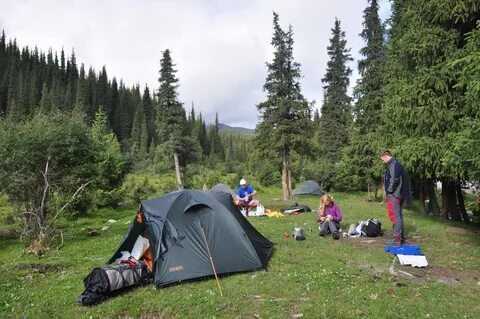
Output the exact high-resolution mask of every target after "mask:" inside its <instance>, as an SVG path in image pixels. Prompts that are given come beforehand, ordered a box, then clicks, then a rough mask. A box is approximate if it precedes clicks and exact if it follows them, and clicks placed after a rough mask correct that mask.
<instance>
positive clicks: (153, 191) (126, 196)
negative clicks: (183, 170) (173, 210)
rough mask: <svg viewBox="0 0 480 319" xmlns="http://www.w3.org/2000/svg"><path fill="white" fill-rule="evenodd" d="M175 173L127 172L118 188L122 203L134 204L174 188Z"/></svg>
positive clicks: (175, 185)
mask: <svg viewBox="0 0 480 319" xmlns="http://www.w3.org/2000/svg"><path fill="white" fill-rule="evenodd" d="M176 187H177V184H176V180H175V175H173V174H164V175H150V174H141V173H136V174H128V175H127V176H126V177H125V181H124V183H123V185H122V187H121V189H120V192H121V196H122V198H123V204H124V205H126V206H136V205H138V204H139V203H140V201H142V200H145V199H150V198H154V197H157V196H161V195H163V194H165V193H168V192H171V191H174V190H176Z"/></svg>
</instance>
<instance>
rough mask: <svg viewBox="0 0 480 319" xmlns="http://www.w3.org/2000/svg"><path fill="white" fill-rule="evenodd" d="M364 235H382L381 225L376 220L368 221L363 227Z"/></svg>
mask: <svg viewBox="0 0 480 319" xmlns="http://www.w3.org/2000/svg"><path fill="white" fill-rule="evenodd" d="M365 234H366V235H367V237H378V236H381V235H382V223H381V222H380V221H379V220H378V219H376V218H373V219H369V220H367V223H366V225H365Z"/></svg>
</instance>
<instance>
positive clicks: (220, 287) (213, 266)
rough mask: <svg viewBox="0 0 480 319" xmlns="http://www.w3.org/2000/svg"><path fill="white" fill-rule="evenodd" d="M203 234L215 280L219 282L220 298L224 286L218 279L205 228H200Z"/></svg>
mask: <svg viewBox="0 0 480 319" xmlns="http://www.w3.org/2000/svg"><path fill="white" fill-rule="evenodd" d="M200 229H201V230H202V234H203V240H204V241H205V245H207V252H208V257H210V263H211V264H212V269H213V273H214V275H215V280H216V281H217V286H218V290H220V296H221V297H223V292H222V286H221V285H220V280H219V279H218V275H217V271H216V270H215V265H214V264H213V259H212V254H211V253H210V248H209V247H208V242H207V236H205V232H204V231H203V227H202V226H200Z"/></svg>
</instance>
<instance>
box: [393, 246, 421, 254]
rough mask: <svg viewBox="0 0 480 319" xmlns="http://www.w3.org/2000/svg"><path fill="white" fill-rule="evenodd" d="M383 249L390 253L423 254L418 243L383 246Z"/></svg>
mask: <svg viewBox="0 0 480 319" xmlns="http://www.w3.org/2000/svg"><path fill="white" fill-rule="evenodd" d="M384 251H385V252H386V253H390V254H392V255H417V256H420V255H423V254H422V251H421V249H420V246H418V245H403V246H385V247H384Z"/></svg>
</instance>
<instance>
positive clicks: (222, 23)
mask: <svg viewBox="0 0 480 319" xmlns="http://www.w3.org/2000/svg"><path fill="white" fill-rule="evenodd" d="M386 3H387V0H383V4H384V5H383V6H382V11H381V12H382V14H383V15H388V12H389V9H388V6H387V5H386ZM366 4H367V1H366V0H364V1H359V0H338V1H318V0H303V1H288V0H267V1H254V0H246V1H221V0H210V1H194V0H189V1H188V0H187V1H174V0H164V1H153V0H152V1H149V0H138V1H126V0H123V1H93V0H86V1H80V0H77V1H53V0H43V1H34V0H22V1H18V0H17V1H15V0H2V7H3V8H4V9H2V11H1V12H0V26H3V27H4V28H5V30H6V32H7V35H8V36H9V37H15V38H17V40H18V42H19V43H20V44H21V45H29V46H30V47H33V46H35V45H36V46H38V47H39V48H40V49H42V50H47V49H48V48H50V47H52V48H53V49H54V50H60V49H61V48H62V47H63V48H65V50H66V51H67V52H68V53H69V52H70V50H71V49H72V48H74V49H75V52H76V55H77V61H79V62H84V63H85V64H86V65H92V66H93V67H95V68H96V69H97V70H98V69H100V68H101V67H102V66H103V65H106V67H107V71H108V73H109V76H110V77H112V76H116V77H117V78H122V79H123V80H124V81H125V82H126V83H127V84H129V85H132V84H136V83H139V84H140V85H142V86H143V85H145V84H148V85H149V87H150V88H153V89H157V87H158V84H157V83H158V82H157V81H158V70H159V67H160V58H161V51H163V50H165V49H167V48H169V49H170V50H171V51H172V57H173V60H174V62H175V63H176V67H177V69H178V74H177V75H178V77H179V79H180V88H179V93H180V98H181V100H182V101H183V102H184V103H185V105H186V107H187V108H189V107H190V104H191V103H192V102H194V103H195V107H196V108H197V109H198V110H200V111H201V112H203V113H204V114H205V115H206V116H207V118H208V119H212V118H213V117H214V116H215V113H216V112H218V113H219V117H220V120H221V121H222V122H225V123H228V124H232V125H242V126H246V127H254V126H255V124H256V121H257V111H256V107H255V105H256V104H258V103H259V102H260V101H262V100H263V98H264V93H263V91H262V86H263V83H264V81H265V76H266V67H265V62H266V61H268V60H269V59H271V53H272V48H271V46H270V40H271V36H272V11H276V12H278V13H279V15H280V23H281V24H282V26H284V27H287V26H288V24H291V25H292V26H293V28H294V32H295V37H294V39H295V47H294V55H295V58H296V60H297V61H298V62H300V63H301V64H302V72H303V78H302V88H303V93H304V95H305V97H306V98H308V99H309V100H316V101H317V102H320V101H321V99H322V95H323V92H322V83H321V78H322V77H323V75H324V72H325V67H326V63H327V60H328V57H327V54H326V47H327V45H328V41H329V38H330V36H331V31H330V29H331V28H332V26H333V22H334V19H335V17H338V18H339V19H340V20H341V21H342V25H343V28H344V29H345V32H346V34H347V41H348V46H349V47H351V48H352V55H353V56H354V57H355V58H358V50H359V49H360V48H361V46H362V45H363V43H362V40H361V38H360V37H359V36H358V34H359V33H360V31H361V23H362V15H363V10H364V8H365V6H366ZM385 8H386V9H385ZM351 67H352V68H356V63H353V64H352V65H351ZM356 76H357V75H356V73H354V75H353V76H352V81H351V82H352V84H353V83H355V77H356ZM318 104H319V103H317V105H318Z"/></svg>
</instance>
